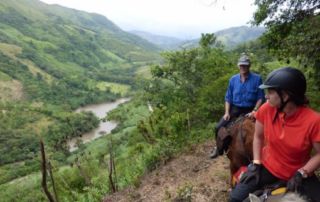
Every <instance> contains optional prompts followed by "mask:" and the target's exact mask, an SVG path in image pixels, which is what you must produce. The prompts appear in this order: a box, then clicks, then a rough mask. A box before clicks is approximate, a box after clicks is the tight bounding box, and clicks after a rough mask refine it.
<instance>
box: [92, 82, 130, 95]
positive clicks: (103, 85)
mask: <svg viewBox="0 0 320 202" xmlns="http://www.w3.org/2000/svg"><path fill="white" fill-rule="evenodd" d="M97 88H99V89H100V90H102V91H106V90H107V89H110V91H111V92H112V93H115V94H120V95H122V96H125V95H126V94H127V93H128V92H129V91H130V88H131V87H130V86H129V85H125V84H119V83H112V82H99V83H98V84H97Z"/></svg>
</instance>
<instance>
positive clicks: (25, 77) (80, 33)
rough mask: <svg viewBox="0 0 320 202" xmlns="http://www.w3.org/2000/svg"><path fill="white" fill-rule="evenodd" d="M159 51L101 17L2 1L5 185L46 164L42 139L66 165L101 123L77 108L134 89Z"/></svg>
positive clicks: (0, 108) (0, 131)
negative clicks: (75, 143)
mask: <svg viewBox="0 0 320 202" xmlns="http://www.w3.org/2000/svg"><path fill="white" fill-rule="evenodd" d="M157 51H158V49H157V48H156V47H155V46H154V45H152V44H150V43H148V42H147V41H145V40H143V39H141V38H139V37H136V36H135V35H131V34H129V33H126V32H123V31H122V30H120V29H119V28H118V27H117V26H116V25H114V24H113V23H112V22H110V21H109V20H108V19H106V18H105V17H102V16H100V15H96V14H89V13H85V12H80V11H76V10H72V9H67V8H63V7H60V6H49V5H47V4H44V3H41V2H40V1H37V0H26V1H25V0H23V1H22V0H12V1H0V90H1V91H0V122H1V123H0V139H1V141H0V146H1V149H0V152H1V158H0V184H1V183H5V182H8V181H10V180H12V179H15V178H18V177H21V176H24V175H26V174H29V173H31V172H34V171H38V170H39V159H38V157H39V139H40V138H42V139H44V141H45V145H46V146H47V149H48V150H49V151H52V152H53V151H54V152H53V154H52V156H51V158H52V159H54V160H55V161H57V162H58V163H59V164H60V163H61V164H63V163H65V161H66V158H67V157H68V156H69V155H70V152H69V151H68V146H67V144H66V143H67V140H68V139H70V138H72V137H76V136H81V135H82V134H83V133H85V132H88V131H90V130H92V129H93V128H96V127H97V125H98V122H99V120H98V119H97V117H95V116H94V115H93V114H92V113H74V110H75V109H76V108H78V107H80V106H84V105H87V104H91V103H100V102H106V101H113V100H115V99H117V98H119V97H120V96H126V95H128V94H129V89H130V88H131V87H132V88H134V75H135V71H136V69H139V68H140V66H145V65H146V64H147V63H149V62H150V61H157V60H158V59H159V58H160V57H159V56H158V52H157Z"/></svg>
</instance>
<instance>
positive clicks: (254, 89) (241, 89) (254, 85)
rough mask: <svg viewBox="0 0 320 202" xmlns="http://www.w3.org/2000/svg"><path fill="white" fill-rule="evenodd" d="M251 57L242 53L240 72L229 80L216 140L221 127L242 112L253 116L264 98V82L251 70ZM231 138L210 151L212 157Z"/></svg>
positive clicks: (239, 64) (227, 144) (239, 61)
mask: <svg viewBox="0 0 320 202" xmlns="http://www.w3.org/2000/svg"><path fill="white" fill-rule="evenodd" d="M250 65H251V62H250V59H249V57H248V56H247V55H246V54H244V53H243V54H242V55H241V57H240V58H239V60H238V67H239V70H240V73H239V74H236V75H233V76H232V77H231V79H230V80H229V86H228V89H227V92H226V96H225V113H224V115H223V117H222V118H221V119H220V121H219V122H218V124H217V125H216V128H215V133H216V140H217V135H218V131H219V129H220V128H221V127H225V126H227V125H228V123H229V122H230V120H231V119H232V118H235V117H238V116H240V115H242V114H247V115H248V116H249V117H253V114H254V111H256V110H257V109H258V108H259V107H260V105H261V104H262V102H263V100H264V92H263V90H261V89H259V86H260V85H261V84H262V78H261V76H260V75H258V74H255V73H252V72H250ZM229 144H230V139H224V140H223V143H222V144H217V146H216V147H215V148H214V149H213V151H212V152H211V153H210V158H216V157H218V156H219V155H222V154H223V153H224V151H226V150H227V149H228V147H229Z"/></svg>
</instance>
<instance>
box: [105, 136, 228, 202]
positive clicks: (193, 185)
mask: <svg viewBox="0 0 320 202" xmlns="http://www.w3.org/2000/svg"><path fill="white" fill-rule="evenodd" d="M212 145H213V142H207V143H204V144H200V145H195V146H193V147H192V148H190V150H189V151H188V152H186V153H183V154H181V155H179V156H177V157H176V158H174V159H172V160H171V161H169V162H168V163H166V164H165V165H162V166H160V167H159V168H158V169H156V170H154V171H152V172H151V173H148V174H146V175H145V176H144V177H142V179H141V184H140V186H139V187H138V188H135V187H129V188H127V189H125V190H122V191H120V192H118V193H115V194H113V195H109V196H106V197H105V198H104V200H103V201H104V202H115V201H117V202H118V201H119V202H129V201H135V202H158V201H159V202H160V201H172V202H182V201H196V202H207V201H219V202H223V201H227V199H228V190H229V161H228V159H227V158H226V157H225V156H220V157H219V158H217V159H215V160H211V159H209V157H208V154H209V152H210V150H211V149H212Z"/></svg>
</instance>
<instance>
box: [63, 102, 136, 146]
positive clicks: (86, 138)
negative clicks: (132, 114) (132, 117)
mask: <svg viewBox="0 0 320 202" xmlns="http://www.w3.org/2000/svg"><path fill="white" fill-rule="evenodd" d="M129 100H130V98H121V99H118V100H116V101H114V102H106V103H101V104H94V105H87V106H85V107H81V108H78V109H77V110H76V112H81V111H91V112H93V113H94V114H95V115H96V116H97V117H98V118H99V119H100V124H99V127H98V128H96V129H94V130H92V131H91V132H88V133H85V134H83V135H82V136H81V137H75V138H72V139H70V140H69V141H68V145H69V151H70V152H72V151H75V150H76V149H78V147H77V145H76V143H77V141H79V140H81V141H82V143H84V144H85V143H88V142H90V141H92V140H94V139H97V138H99V137H101V136H103V135H107V134H109V133H110V132H111V130H112V129H114V128H115V127H117V122H115V121H108V120H106V121H105V122H103V121H102V119H103V118H104V117H106V115H107V113H108V112H109V111H111V110H113V109H115V108H117V107H118V105H119V104H122V103H125V102H127V101H129Z"/></svg>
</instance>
